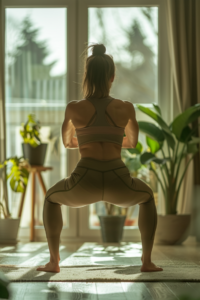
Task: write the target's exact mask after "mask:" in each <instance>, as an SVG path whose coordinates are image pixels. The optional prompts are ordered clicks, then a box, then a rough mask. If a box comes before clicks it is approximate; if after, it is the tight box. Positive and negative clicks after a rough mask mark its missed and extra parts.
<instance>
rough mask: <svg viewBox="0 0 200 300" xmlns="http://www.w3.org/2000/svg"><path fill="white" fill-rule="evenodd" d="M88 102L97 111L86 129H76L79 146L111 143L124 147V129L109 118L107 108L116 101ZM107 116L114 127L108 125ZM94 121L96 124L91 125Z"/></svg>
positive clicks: (91, 100) (93, 100) (103, 99)
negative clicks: (93, 143)
mask: <svg viewBox="0 0 200 300" xmlns="http://www.w3.org/2000/svg"><path fill="white" fill-rule="evenodd" d="M87 100H89V101H90V102H91V103H92V104H93V105H94V107H95V110H96V111H95V113H94V115H93V116H92V118H91V119H90V121H89V122H88V124H87V125H86V127H83V128H76V135H77V140H78V144H79V146H81V145H84V144H87V143H92V142H109V143H115V144H119V145H120V146H122V142H123V137H124V128H123V127H119V126H117V125H116V124H115V122H114V121H113V120H112V118H111V117H110V116H109V114H108V113H107V112H106V107H107V106H108V104H109V103H110V102H111V101H112V100H114V98H101V99H87ZM106 115H107V116H108V118H109V119H110V120H111V122H112V123H113V124H114V125H111V124H110V123H108V121H107V118H106ZM95 116H96V118H95ZM94 118H95V120H94ZM93 120H94V122H93V123H92V124H91V122H92V121H93ZM89 124H91V125H89Z"/></svg>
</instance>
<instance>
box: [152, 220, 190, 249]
mask: <svg viewBox="0 0 200 300" xmlns="http://www.w3.org/2000/svg"><path fill="white" fill-rule="evenodd" d="M190 219H191V215H165V216H163V215H158V222H157V229H156V233H155V240H154V243H155V244H162V245H175V244H176V245H180V244H181V243H182V242H184V241H185V240H186V238H187V237H188V235H189V225H190Z"/></svg>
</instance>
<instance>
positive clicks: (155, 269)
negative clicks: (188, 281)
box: [140, 262, 163, 272]
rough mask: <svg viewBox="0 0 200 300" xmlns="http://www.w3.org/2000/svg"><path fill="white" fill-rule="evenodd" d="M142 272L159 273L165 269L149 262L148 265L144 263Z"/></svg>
mask: <svg viewBox="0 0 200 300" xmlns="http://www.w3.org/2000/svg"><path fill="white" fill-rule="evenodd" d="M140 271H141V272H158V271H163V269H162V268H160V267H157V266H156V265H154V263H152V262H148V263H143V265H142V267H141V268H140Z"/></svg>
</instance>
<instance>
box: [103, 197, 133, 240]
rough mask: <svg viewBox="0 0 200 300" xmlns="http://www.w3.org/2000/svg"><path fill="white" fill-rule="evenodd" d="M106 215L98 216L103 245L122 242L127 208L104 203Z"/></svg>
mask: <svg viewBox="0 0 200 300" xmlns="http://www.w3.org/2000/svg"><path fill="white" fill-rule="evenodd" d="M104 204H105V208H106V215H105V216H103V215H98V217H99V221H100V225H101V234H102V239H103V242H104V243H119V242H120V241H121V240H122V236H123V229H124V222H125V219H126V214H127V210H128V208H121V207H118V206H115V205H113V204H110V203H107V202H104Z"/></svg>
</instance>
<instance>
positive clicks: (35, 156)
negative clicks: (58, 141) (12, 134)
mask: <svg viewBox="0 0 200 300" xmlns="http://www.w3.org/2000/svg"><path fill="white" fill-rule="evenodd" d="M47 145H48V144H40V145H39V146H37V147H36V148H34V147H32V146H31V145H30V144H25V143H22V150H23V155H24V158H25V159H27V160H28V161H29V163H30V165H37V166H43V164H44V160H45V156H46V151H47Z"/></svg>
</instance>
